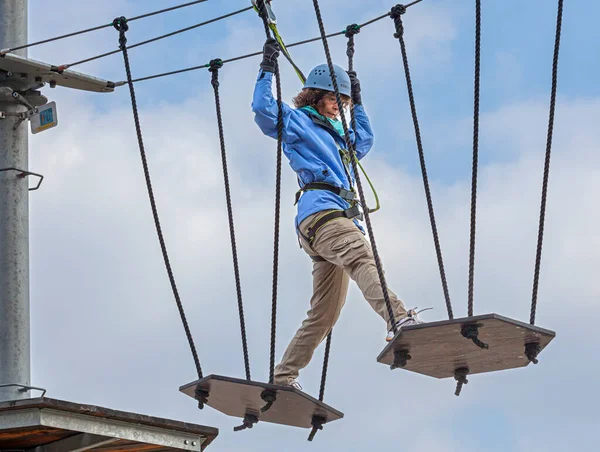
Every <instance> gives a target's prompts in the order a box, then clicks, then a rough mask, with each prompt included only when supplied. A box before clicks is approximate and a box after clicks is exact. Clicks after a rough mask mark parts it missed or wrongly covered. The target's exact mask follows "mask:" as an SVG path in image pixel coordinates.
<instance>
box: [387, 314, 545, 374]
mask: <svg viewBox="0 0 600 452" xmlns="http://www.w3.org/2000/svg"><path fill="white" fill-rule="evenodd" d="M469 323H477V324H480V325H481V326H480V327H479V339H480V340H481V341H482V342H484V343H486V344H488V345H489V349H487V350H486V349H481V348H479V347H477V346H476V345H475V344H474V343H473V342H472V341H471V340H469V339H465V338H464V337H463V336H462V335H461V327H462V325H464V324H469ZM555 335H556V334H555V333H554V331H550V330H546V329H543V328H539V327H537V326H531V325H529V324H527V323H523V322H519V321H517V320H513V319H509V318H507V317H502V316H500V315H498V314H486V315H481V316H474V317H466V318H461V319H454V320H445V321H441V322H431V323H424V324H420V325H413V326H408V327H406V328H403V329H401V330H400V332H399V333H398V334H397V335H396V337H395V338H394V339H393V341H391V342H390V343H389V344H388V345H387V346H386V347H385V348H384V350H383V351H382V352H381V354H380V355H379V356H378V358H377V361H378V362H380V363H383V364H388V365H391V364H392V363H393V362H394V351H395V350H408V351H409V353H410V355H411V359H410V360H408V362H407V364H406V366H405V367H403V369H404V370H408V371H411V372H417V373H420V374H423V375H428V376H431V377H435V378H449V377H454V371H455V370H456V369H458V368H461V367H466V368H468V369H469V374H471V375H472V374H478V373H484V372H495V371H499V370H507V369H514V368H518V367H525V366H527V365H528V364H529V360H528V359H527V357H526V356H525V353H524V351H525V344H526V343H529V342H538V343H539V344H540V347H541V349H542V350H543V349H544V348H545V347H546V346H547V345H548V343H549V342H550V341H551V340H552V339H553V338H554V337H555Z"/></svg>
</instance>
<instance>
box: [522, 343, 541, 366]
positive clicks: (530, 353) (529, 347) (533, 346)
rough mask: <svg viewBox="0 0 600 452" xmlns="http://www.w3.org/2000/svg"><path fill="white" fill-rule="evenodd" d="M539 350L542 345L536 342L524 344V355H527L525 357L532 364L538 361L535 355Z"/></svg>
mask: <svg viewBox="0 0 600 452" xmlns="http://www.w3.org/2000/svg"><path fill="white" fill-rule="evenodd" d="M541 351H542V347H541V346H540V344H539V343H538V342H529V343H528V344H525V356H527V359H528V360H529V361H530V362H532V363H533V364H537V363H538V360H537V356H538V355H539V353H540V352H541Z"/></svg>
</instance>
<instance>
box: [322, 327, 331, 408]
mask: <svg viewBox="0 0 600 452" xmlns="http://www.w3.org/2000/svg"><path fill="white" fill-rule="evenodd" d="M332 333H333V331H330V332H329V334H328V335H327V342H326V344H325V356H324V357H323V371H322V372H321V387H320V388H319V400H320V401H321V402H322V401H323V400H324V398H325V383H326V382H327V368H328V366H329V352H330V351H331V336H332Z"/></svg>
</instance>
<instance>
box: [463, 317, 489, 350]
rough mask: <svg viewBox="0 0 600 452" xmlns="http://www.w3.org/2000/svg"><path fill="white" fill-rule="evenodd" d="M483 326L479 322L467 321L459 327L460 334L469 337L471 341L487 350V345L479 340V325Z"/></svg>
mask: <svg viewBox="0 0 600 452" xmlns="http://www.w3.org/2000/svg"><path fill="white" fill-rule="evenodd" d="M480 326H483V325H482V324H481V323H467V324H464V325H463V326H462V327H461V329H460V334H462V336H463V337H464V338H465V339H470V340H472V341H473V343H474V344H475V345H476V346H477V347H479V348H482V349H485V350H487V349H488V348H489V345H488V344H486V343H484V342H481V341H480V340H479V327H480Z"/></svg>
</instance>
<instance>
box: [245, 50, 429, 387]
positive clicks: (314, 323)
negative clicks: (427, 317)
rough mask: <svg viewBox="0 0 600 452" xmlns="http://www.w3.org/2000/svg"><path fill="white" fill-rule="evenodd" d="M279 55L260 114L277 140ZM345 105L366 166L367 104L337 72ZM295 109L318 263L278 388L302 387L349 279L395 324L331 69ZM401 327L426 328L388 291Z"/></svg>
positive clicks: (308, 231)
mask: <svg viewBox="0 0 600 452" xmlns="http://www.w3.org/2000/svg"><path fill="white" fill-rule="evenodd" d="M278 56H279V47H278V44H277V42H276V41H275V40H274V39H268V40H267V42H266V43H265V45H264V49H263V61H262V63H261V65H260V67H261V68H260V71H259V74H258V80H257V82H256V86H255V90H254V99H253V102H252V110H253V112H254V114H255V121H256V123H257V124H258V126H259V127H260V129H261V130H262V132H263V133H264V134H265V135H267V136H270V137H272V138H277V115H278V106H277V100H276V99H275V98H274V97H273V92H272V78H273V72H274V71H275V65H276V63H277V57H278ZM334 69H335V73H336V78H337V82H338V88H339V92H340V94H341V97H342V102H343V105H344V107H349V106H350V105H354V113H355V117H356V130H349V131H348V134H349V135H350V140H351V142H352V143H353V144H354V147H355V150H356V156H357V158H358V159H359V160H360V159H362V158H363V157H364V156H365V155H367V153H368V152H369V151H370V149H371V147H372V145H373V131H372V130H371V126H370V124H369V119H368V117H367V115H366V113H365V110H364V108H363V106H362V100H361V90H360V83H359V80H358V78H357V77H356V73H354V72H349V73H347V72H345V71H344V70H343V69H342V68H340V67H339V66H334ZM294 106H295V108H291V107H290V106H288V105H286V104H283V106H282V108H283V152H284V153H285V156H286V157H287V158H288V160H289V163H290V166H291V167H292V169H293V170H294V171H295V172H296V174H297V177H298V183H299V184H300V187H301V188H300V190H299V191H298V193H297V195H296V203H297V205H298V215H297V216H296V229H297V233H298V238H299V242H300V244H301V247H302V249H303V250H304V251H305V252H306V253H307V254H308V255H309V256H310V257H311V258H312V260H313V261H314V263H313V295H312V299H311V302H310V306H311V307H310V310H309V311H308V313H307V317H306V319H305V320H304V322H302V326H301V327H300V329H299V330H298V332H297V333H296V335H295V337H294V338H293V339H292V341H291V342H290V344H289V345H288V347H287V349H286V351H285V353H284V355H283V358H282V360H281V362H280V363H279V364H278V365H277V367H276V368H275V376H274V379H275V384H279V385H289V386H292V387H294V388H296V389H302V387H301V386H300V384H299V383H298V382H297V381H296V379H297V378H298V374H299V371H300V370H301V369H303V368H304V367H306V366H307V365H308V363H309V362H310V360H311V358H312V356H313V353H314V351H315V349H316V348H317V346H318V345H319V344H320V343H321V342H322V341H323V339H324V338H325V337H326V336H327V335H328V334H329V332H330V331H331V329H332V328H333V326H334V325H335V323H336V321H337V319H338V317H339V315H340V312H341V309H342V307H343V305H344V302H345V300H346V294H347V291H348V283H349V279H350V278H352V280H354V281H356V283H357V284H358V287H359V288H360V290H361V291H362V293H363V295H364V297H365V299H366V300H367V301H368V302H369V304H370V305H371V307H372V308H373V309H374V310H375V312H376V313H377V314H379V315H380V316H381V317H382V318H383V319H384V320H385V321H386V323H387V329H388V335H387V338H386V339H387V340H388V341H389V340H391V339H392V338H393V331H392V324H391V321H390V318H389V315H388V310H387V308H386V304H385V301H384V298H383V290H382V288H381V283H380V280H379V276H378V273H377V269H376V266H375V261H374V259H373V253H372V250H371V247H370V244H369V242H368V241H367V240H366V238H365V236H364V233H363V230H362V228H360V226H359V223H358V221H357V219H358V218H362V215H361V214H360V211H359V210H358V205H357V203H356V201H357V199H356V193H355V191H354V172H353V168H352V165H351V164H350V159H349V156H348V152H347V151H346V150H345V147H346V141H345V139H344V130H343V126H342V123H341V122H340V120H339V119H338V118H339V116H340V114H343V112H340V111H339V109H338V104H337V102H336V98H335V94H334V89H333V83H332V80H331V77H330V72H329V69H328V67H327V65H320V66H317V67H316V68H314V69H313V70H312V71H311V72H310V74H309V76H308V78H307V79H306V83H305V85H304V88H303V89H302V91H301V92H300V93H299V94H298V95H297V96H296V97H295V98H294ZM388 293H389V299H390V302H391V305H392V310H393V312H394V318H395V319H396V321H397V323H396V325H397V327H400V326H407V325H412V324H416V323H421V321H420V320H418V319H417V318H416V314H415V313H414V311H412V310H411V311H408V312H407V311H406V309H405V308H404V305H403V304H402V302H401V301H400V300H399V299H398V297H397V296H396V295H395V294H394V293H393V292H392V291H391V290H388Z"/></svg>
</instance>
